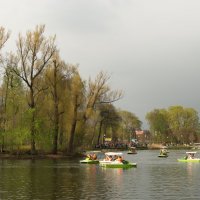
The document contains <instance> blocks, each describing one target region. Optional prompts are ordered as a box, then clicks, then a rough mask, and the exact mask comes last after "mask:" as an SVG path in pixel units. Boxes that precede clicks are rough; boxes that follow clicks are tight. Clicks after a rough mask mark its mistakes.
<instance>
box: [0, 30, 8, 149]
mask: <svg viewBox="0 0 200 200" xmlns="http://www.w3.org/2000/svg"><path fill="white" fill-rule="evenodd" d="M9 37H10V32H8V31H6V30H5V28H4V27H0V63H1V64H3V63H4V60H3V58H2V54H1V50H2V48H3V46H4V44H5V43H6V42H7V40H8V39H9ZM7 88H8V86H7ZM2 95H3V94H2ZM2 100H3V102H2V103H1V113H2V114H3V115H2V126H3V127H2V130H3V132H5V123H6V117H5V115H6V103H5V102H7V101H6V100H7V91H6V94H5V95H4V97H3V96H2ZM3 147H4V138H2V145H1V151H3Z"/></svg>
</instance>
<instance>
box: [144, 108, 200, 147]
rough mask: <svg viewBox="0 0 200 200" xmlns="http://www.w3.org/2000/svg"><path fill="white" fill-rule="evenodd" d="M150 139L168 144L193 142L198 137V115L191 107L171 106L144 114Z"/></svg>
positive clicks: (199, 130)
mask: <svg viewBox="0 0 200 200" xmlns="http://www.w3.org/2000/svg"><path fill="white" fill-rule="evenodd" d="M146 119H147V121H148V123H149V126H150V132H151V135H152V136H151V137H152V141H154V142H155V143H168V144H185V145H187V144H188V145H189V144H193V143H194V142H198V141H199V139H200V129H199V128H200V127H199V117H198V113H197V111H196V110H194V109H193V108H184V107H182V106H171V107H169V108H168V109H155V110H153V111H151V112H149V113H147V115H146Z"/></svg>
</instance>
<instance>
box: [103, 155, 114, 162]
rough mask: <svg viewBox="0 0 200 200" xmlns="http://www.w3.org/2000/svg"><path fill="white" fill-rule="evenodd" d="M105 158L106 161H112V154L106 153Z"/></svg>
mask: <svg viewBox="0 0 200 200" xmlns="http://www.w3.org/2000/svg"><path fill="white" fill-rule="evenodd" d="M104 160H106V161H112V156H108V155H106V158H105V159H104Z"/></svg>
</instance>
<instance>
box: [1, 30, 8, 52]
mask: <svg viewBox="0 0 200 200" xmlns="http://www.w3.org/2000/svg"><path fill="white" fill-rule="evenodd" d="M9 37H10V32H9V31H8V32H6V30H5V28H4V27H0V50H1V49H2V47H3V46H4V44H5V43H6V42H7V40H8V38H9Z"/></svg>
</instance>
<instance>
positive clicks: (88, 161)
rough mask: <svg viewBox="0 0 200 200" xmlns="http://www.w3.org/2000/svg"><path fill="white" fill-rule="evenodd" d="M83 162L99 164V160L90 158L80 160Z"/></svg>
mask: <svg viewBox="0 0 200 200" xmlns="http://www.w3.org/2000/svg"><path fill="white" fill-rule="evenodd" d="M80 163H82V164H99V160H90V159H88V158H86V159H85V160H80Z"/></svg>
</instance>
